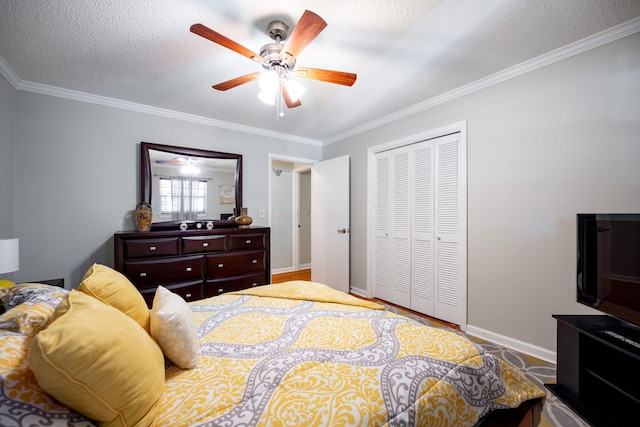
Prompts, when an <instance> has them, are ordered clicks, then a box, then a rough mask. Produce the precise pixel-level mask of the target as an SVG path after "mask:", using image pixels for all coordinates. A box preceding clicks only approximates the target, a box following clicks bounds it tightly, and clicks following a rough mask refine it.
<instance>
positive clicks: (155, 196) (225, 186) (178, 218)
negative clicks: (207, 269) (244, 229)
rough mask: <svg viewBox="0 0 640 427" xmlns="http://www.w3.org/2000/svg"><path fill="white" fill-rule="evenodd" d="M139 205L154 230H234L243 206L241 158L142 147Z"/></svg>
mask: <svg viewBox="0 0 640 427" xmlns="http://www.w3.org/2000/svg"><path fill="white" fill-rule="evenodd" d="M140 160H141V167H140V171H141V172H140V183H141V194H142V200H143V201H145V202H147V203H149V204H150V205H151V209H152V212H153V223H152V224H151V229H152V230H158V229H176V230H177V229H179V227H180V225H182V227H183V228H184V227H187V228H188V229H198V228H205V227H207V225H208V226H209V227H211V226H213V227H220V226H232V225H233V224H234V223H233V221H229V220H228V218H229V217H231V216H233V213H234V209H235V211H236V212H240V206H241V205H242V155H241V154H232V153H222V152H218V151H208V150H200V149H197V148H186V147H178V146H172V145H161V144H152V143H149V142H142V143H141V155H140Z"/></svg>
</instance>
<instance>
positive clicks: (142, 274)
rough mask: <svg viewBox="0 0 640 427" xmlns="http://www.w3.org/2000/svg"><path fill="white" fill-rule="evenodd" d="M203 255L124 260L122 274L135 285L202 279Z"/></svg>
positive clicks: (165, 283)
mask: <svg viewBox="0 0 640 427" xmlns="http://www.w3.org/2000/svg"><path fill="white" fill-rule="evenodd" d="M203 259H204V258H203V256H202V255H194V256H186V257H176V258H165V259H157V260H141V261H125V263H124V274H125V275H126V276H127V277H128V278H129V280H131V281H132V282H133V284H134V285H136V286H137V287H141V288H144V287H148V286H157V285H162V286H165V285H167V284H173V283H179V282H190V281H196V280H202V277H203Z"/></svg>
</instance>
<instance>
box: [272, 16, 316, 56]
mask: <svg viewBox="0 0 640 427" xmlns="http://www.w3.org/2000/svg"><path fill="white" fill-rule="evenodd" d="M326 26H327V23H326V22H325V20H324V19H322V18H321V17H319V16H318V15H316V14H315V13H313V12H311V11H309V10H305V11H304V13H303V14H302V17H301V18H300V20H299V21H298V24H297V25H296V27H295V28H294V29H293V32H292V33H291V35H290V36H289V38H288V40H287V44H286V45H285V46H284V49H282V51H281V52H280V58H281V59H283V60H285V61H287V62H290V61H293V60H294V59H295V58H296V56H298V54H299V53H300V52H302V50H303V49H304V48H305V47H307V45H308V44H309V43H311V42H312V41H313V39H315V38H316V37H317V36H318V34H320V32H322V30H324V29H325V27H326Z"/></svg>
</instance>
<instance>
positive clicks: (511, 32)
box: [0, 0, 640, 141]
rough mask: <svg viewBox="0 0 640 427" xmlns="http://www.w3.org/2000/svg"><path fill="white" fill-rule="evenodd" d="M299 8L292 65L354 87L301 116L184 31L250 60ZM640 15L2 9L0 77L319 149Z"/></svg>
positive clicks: (424, 7) (443, 2) (228, 3)
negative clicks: (305, 23)
mask: <svg viewBox="0 0 640 427" xmlns="http://www.w3.org/2000/svg"><path fill="white" fill-rule="evenodd" d="M305 9H309V10H312V11H313V12H315V13H317V14H318V15H320V16H321V17H323V18H324V19H325V21H327V23H328V26H327V28H326V29H325V30H324V31H323V32H322V33H321V34H320V35H319V36H318V37H317V38H316V39H315V40H314V41H313V42H312V43H311V44H310V45H309V46H308V47H307V48H306V49H305V50H304V51H303V52H302V53H301V54H300V55H299V56H298V58H297V64H298V65H299V66H307V67H315V68H324V69H332V70H338V71H347V72H353V73H356V74H357V75H358V79H357V81H356V83H355V84H354V86H352V87H345V86H339V85H333V84H330V83H323V82H318V81H313V80H308V79H300V82H301V83H302V84H303V85H304V86H305V87H306V88H307V92H306V93H305V95H304V96H303V97H302V106H301V107H298V108H295V109H286V111H285V116H284V117H282V118H280V119H279V120H276V113H275V108H274V107H271V106H268V105H266V104H263V103H262V102H260V101H259V100H258V99H257V94H258V90H259V87H258V84H257V83H256V82H251V83H247V84H244V85H242V86H239V87H236V88H234V89H231V90H228V91H226V92H220V91H215V90H213V89H211V85H213V84H217V83H221V82H223V81H226V80H229V79H232V78H234V77H238V76H241V75H244V74H249V73H252V72H255V71H260V70H261V67H260V66H259V65H258V64H256V63H254V62H252V61H251V60H249V59H247V58H246V57H243V56H241V55H239V54H237V53H235V52H232V51H231V50H228V49H226V48H224V47H222V46H220V45H217V44H214V43H212V42H211V41H208V40H206V39H203V38H202V37H199V36H197V35H195V34H193V33H191V32H190V31H189V27H190V26H191V25H192V24H194V23H202V24H204V25H206V26H208V27H210V28H212V29H214V30H216V31H217V32H219V33H221V34H224V35H225V36H227V37H229V38H231V39H233V40H234V41H236V42H238V43H240V44H242V45H244V46H245V47H247V48H249V49H251V50H254V51H258V52H259V50H260V47H261V46H262V45H264V44H266V43H270V42H272V40H271V39H270V38H269V37H268V35H267V34H266V27H267V24H268V23H269V22H270V21H272V20H275V19H277V20H281V21H284V22H285V23H287V24H288V25H289V26H290V27H293V26H295V23H296V22H297V21H298V19H299V18H300V16H301V15H302V13H303V12H304V10H305ZM638 16H640V1H638V0H490V1H477V0H402V1H399V0H395V1H394V0H355V1H354V0H351V1H345V0H317V1H295V2H294V1H291V0H272V1H264V0H251V1H249V0H247V1H240V0H211V1H207V0H191V1H187V0H184V1H180V0H172V1H169V0H136V1H131V0H85V1H81V0H76V1H70V0H67V1H60V0H2V1H1V2H0V57H1V58H0V65H1V66H2V67H0V69H2V70H3V71H4V73H3V74H5V77H6V74H10V76H9V77H11V78H8V79H9V81H12V80H13V81H17V82H18V83H19V84H18V85H17V87H18V88H20V87H21V86H30V85H31V86H33V85H32V83H35V84H38V85H46V86H45V87H53V88H61V89H65V90H69V91H77V92H81V93H86V94H90V95H98V96H102V97H107V98H115V99H118V100H123V101H128V102H131V103H135V104H141V105H145V106H151V107H157V108H161V109H166V110H171V111H176V112H180V113H186V114H190V115H194V116H201V117H204V118H207V119H214V120H218V121H222V122H227V123H229V124H233V126H236V125H241V126H247V127H251V128H258V129H261V130H264V131H267V132H277V133H279V134H284V135H290V136H294V137H296V138H300V139H301V140H304V139H305V138H307V139H310V140H316V141H327V140H331V139H332V138H333V139H335V138H336V137H339V136H340V135H344V134H346V133H348V132H350V131H352V130H353V129H357V128H359V127H363V126H366V125H367V124H370V123H374V122H376V121H380V120H381V119H383V118H384V117H386V116H389V115H390V114H393V113H395V112H397V111H400V110H403V109H407V108H410V107H412V106H414V105H417V104H420V103H422V102H424V101H426V100H429V99H432V98H434V97H436V96H438V95H442V94H443V93H446V92H449V91H451V90H453V89H455V88H458V87H461V86H464V85H467V84H470V83H472V82H475V81H477V80H479V79H482V78H485V77H487V76H489V75H492V74H494V73H497V72H499V71H501V70H504V69H507V68H509V67H512V66H515V65H517V64H520V63H523V62H525V61H527V60H530V59H532V58H535V57H538V56H540V55H543V54H545V53H547V52H550V51H553V50H555V49H558V48H561V47H564V46H566V45H569V44H571V43H573V42H576V41H578V40H581V39H583V38H585V37H587V36H590V35H592V34H595V33H598V32H601V31H603V30H606V29H608V28H611V27H613V26H616V25H618V24H621V23H624V22H627V21H629V20H632V19H635V18H637V17H638Z"/></svg>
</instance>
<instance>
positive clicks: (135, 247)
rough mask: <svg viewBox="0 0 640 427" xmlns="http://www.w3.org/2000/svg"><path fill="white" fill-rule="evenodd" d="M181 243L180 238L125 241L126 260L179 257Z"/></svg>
mask: <svg viewBox="0 0 640 427" xmlns="http://www.w3.org/2000/svg"><path fill="white" fill-rule="evenodd" d="M179 242H180V238H179V237H171V238H166V239H135V240H124V242H123V245H124V258H125V259H130V258H142V257H150V256H166V255H178V254H179V252H178V251H179V246H178V244H179Z"/></svg>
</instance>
